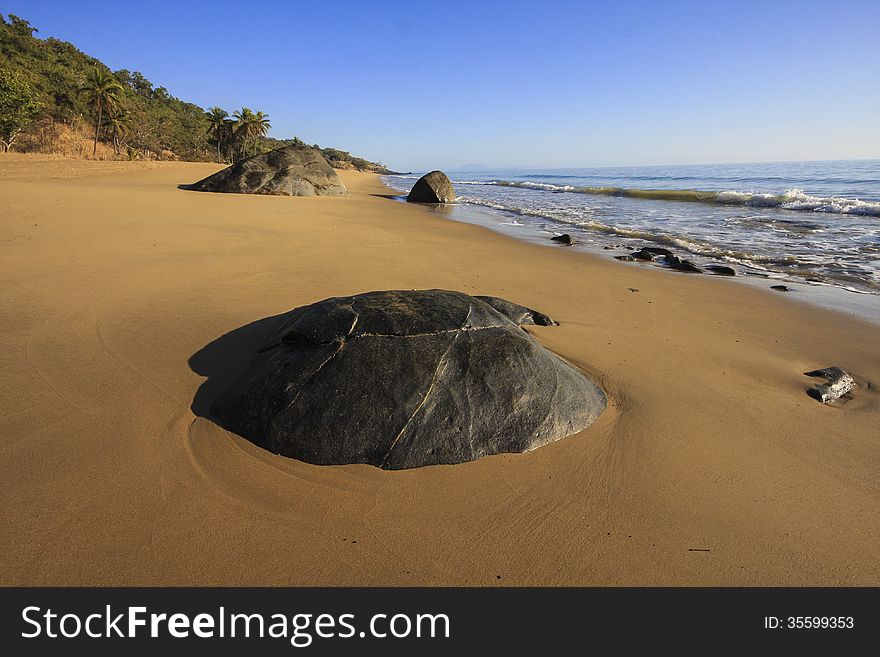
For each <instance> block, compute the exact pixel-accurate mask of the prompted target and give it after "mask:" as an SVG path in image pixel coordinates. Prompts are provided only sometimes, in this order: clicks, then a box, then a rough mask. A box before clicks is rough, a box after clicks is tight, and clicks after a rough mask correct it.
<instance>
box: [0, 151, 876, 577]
mask: <svg viewBox="0 0 880 657" xmlns="http://www.w3.org/2000/svg"><path fill="white" fill-rule="evenodd" d="M217 168H218V167H216V166H213V165H204V164H178V163H149V164H142V163H118V162H106V163H104V162H84V161H65V160H58V159H51V158H40V157H36V156H32V157H26V156H20V155H19V156H15V155H6V156H2V157H0V275H2V281H3V283H2V289H0V330H2V335H3V343H4V344H3V350H2V352H0V354H2V355H0V363H2V372H3V379H2V381H3V386H2V389H0V402H2V403H0V415H2V436H0V440H2V443H0V474H2V478H3V485H2V487H0V491H2V492H0V495H2V498H0V522H2V525H0V526H2V532H0V559H2V566H3V568H2V580H0V582H2V584H21V585H38V584H39V585H47V584H82V585H101V584H157V585H184V584H254V585H259V584H281V585H297V584H330V585H342V584H354V585H358V584H383V585H384V584H405V585H423V584H427V585H438V584H452V585H460V584H465V585H513V584H520V585H550V584H552V585H569V584H578V585H582V584H596V585H605V584H615V585H616V584H636V585H645V584H659V585H667V584H685V585H691V584H693V585H703V584H724V585H741V584H766V585H782V584H856V585H868V584H870V585H878V584H880V561H878V559H877V555H878V547H880V543H878V534H880V515H878V508H880V505H878V500H880V401H878V393H877V391H876V388H874V387H865V385H864V384H865V382H875V383H876V382H880V350H878V348H877V347H878V344H880V339H878V338H880V328H878V327H876V326H872V325H869V324H864V323H860V322H858V321H855V320H852V319H849V318H845V317H843V316H841V315H836V314H834V313H833V312H830V311H824V310H819V309H816V308H813V307H809V306H805V305H800V304H797V303H794V302H791V301H789V300H788V299H786V298H784V297H783V296H782V295H778V294H774V293H765V292H762V291H760V290H754V289H751V288H748V287H746V286H743V285H740V284H738V283H737V282H735V281H730V280H725V279H720V278H712V277H705V276H693V275H687V274H678V273H667V272H658V271H656V270H653V269H651V270H648V269H641V268H639V267H636V266H632V265H623V264H619V263H616V262H613V261H607V260H605V259H602V258H598V257H592V256H589V255H584V254H579V253H573V252H572V251H571V250H567V249H565V248H563V247H559V246H557V245H554V244H548V245H547V246H535V245H531V244H525V243H520V242H517V241H513V240H511V239H508V238H505V237H502V236H500V235H497V234H495V233H492V232H490V231H488V230H486V229H483V228H479V227H476V226H471V225H466V224H461V223H456V222H453V221H450V220H448V219H445V218H443V217H442V216H441V215H438V214H437V213H434V212H431V211H429V210H427V209H425V208H422V207H414V206H408V205H406V204H403V203H398V202H395V201H392V200H389V199H387V198H383V197H382V196H381V195H383V194H387V193H388V191H387V190H386V189H385V188H384V187H383V186H382V185H381V182H380V181H379V180H378V178H377V177H375V176H373V175H369V174H358V173H351V172H343V173H342V177H343V179H344V181H345V183H346V184H347V185H348V186H349V189H350V190H351V195H350V196H349V197H347V198H302V199H291V198H278V197H254V196H233V195H221V194H205V193H196V192H188V191H183V190H179V189H177V185H178V184H181V183H188V182H193V181H195V180H198V179H199V178H201V177H203V176H205V175H207V174H209V173H211V172H213V171H215V170H216V169H217ZM429 287H440V288H449V289H455V290H463V291H465V292H470V293H479V294H492V295H499V296H503V297H505V298H507V299H510V300H512V301H516V302H517V303H522V304H526V305H529V306H533V307H535V308H538V309H539V310H541V311H544V312H547V313H549V314H551V315H552V316H553V317H554V318H556V319H557V320H558V321H560V322H561V323H562V325H561V326H559V327H557V328H550V327H547V328H544V327H536V328H533V329H532V328H530V330H531V331H532V332H533V333H534V334H535V335H536V336H537V337H538V339H539V340H541V341H542V342H543V343H544V344H545V345H546V346H547V347H549V348H550V349H553V350H555V351H556V352H558V353H560V354H562V355H563V356H565V357H566V358H568V359H569V360H571V361H573V362H575V363H576V364H578V365H580V366H581V367H583V368H584V369H585V370H586V371H587V372H589V373H590V374H591V375H592V376H594V377H595V378H596V379H597V380H598V381H599V382H600V383H601V384H602V385H603V386H604V387H605V389H606V390H607V391H608V393H609V398H610V404H609V408H608V410H607V411H606V412H605V413H604V414H603V416H602V417H601V418H600V420H599V421H598V422H597V423H596V424H594V425H593V426H592V427H591V428H589V429H587V430H586V431H584V432H582V433H581V434H579V435H575V436H571V437H569V438H566V439H564V440H561V441H559V442H557V443H554V444H552V445H550V446H547V447H544V448H542V449H539V450H537V451H535V452H533V453H530V454H521V455H502V456H496V457H490V458H485V459H482V460H480V461H477V462H473V463H468V464H464V465H457V466H445V467H442V466H441V467H431V468H422V469H418V470H409V471H400V472H383V471H381V470H378V469H375V468H373V467H370V466H345V467H320V466H313V465H308V464H304V463H299V462H297V461H293V460H289V459H285V458H282V457H277V456H274V455H272V454H269V453H267V452H264V451H263V450H260V449H258V448H256V447H254V446H253V445H251V444H250V443H248V442H246V441H244V440H242V439H240V438H238V437H236V436H234V435H231V434H229V433H227V432H225V431H223V430H222V429H220V428H219V427H217V426H216V425H214V424H213V423H212V422H210V421H209V420H206V419H203V418H200V417H196V415H194V413H193V411H192V410H191V404H193V399H194V397H195V395H196V392H197V391H198V390H199V387H200V386H201V384H202V383H203V382H204V381H205V375H212V376H215V377H216V375H217V373H218V372H221V371H223V370H224V369H226V368H228V367H229V365H230V363H232V362H233V361H234V360H235V358H236V353H237V352H238V349H237V347H236V345H235V344H234V343H235V342H236V341H238V343H240V344H243V343H246V342H248V341H250V342H251V343H253V342H254V341H258V340H259V339H260V335H259V334H260V325H257V326H255V327H251V328H250V329H247V330H244V331H240V332H238V333H236V334H235V337H234V339H230V338H227V339H226V340H223V341H221V344H220V345H217V344H215V345H210V343H212V342H213V341H214V340H216V339H218V338H220V337H221V336H223V335H224V334H226V333H227V332H229V331H233V330H235V329H237V328H240V327H243V326H246V325H248V324H250V323H252V322H255V321H256V320H259V319H261V318H264V317H267V316H270V315H274V314H277V313H280V312H283V311H286V310H289V309H290V308H293V307H294V306H297V305H301V304H305V303H309V302H312V301H316V300H319V299H323V298H325V297H329V296H336V295H348V294H354V293H358V292H365V291H368V290H378V289H394V288H429ZM630 288H634V289H637V290H638V292H634V291H631V290H630ZM229 343H233V344H232V345H230V344H229ZM209 345H210V346H209ZM206 346H208V348H207V349H205V348H206ZM194 355H196V357H195V358H194V359H193V361H192V367H194V368H195V369H196V370H198V371H193V369H191V365H190V359H191V358H193V356H194ZM829 365H839V366H842V367H844V368H845V369H847V370H849V371H851V372H852V373H854V374H855V375H857V376H858V377H860V380H861V381H862V383H863V387H862V389H860V390H859V391H858V392H857V394H856V396H855V398H854V400H853V401H852V402H850V403H848V404H846V405H844V406H843V407H840V408H834V407H826V406H822V405H821V404H819V403H817V402H815V401H813V400H812V399H810V398H809V397H807V395H806V394H805V390H806V388H807V387H808V386H809V385H810V383H811V381H810V380H809V379H807V378H806V377H804V376H803V375H802V373H803V372H805V371H807V370H810V369H814V368H817V367H825V366H829ZM211 394H212V389H211V387H210V386H209V387H208V388H207V389H204V390H203V391H202V393H201V394H200V401H199V402H197V404H196V407H197V410H198V407H199V404H202V403H207V401H210V399H209V398H210V395H211ZM697 550H699V551H697Z"/></svg>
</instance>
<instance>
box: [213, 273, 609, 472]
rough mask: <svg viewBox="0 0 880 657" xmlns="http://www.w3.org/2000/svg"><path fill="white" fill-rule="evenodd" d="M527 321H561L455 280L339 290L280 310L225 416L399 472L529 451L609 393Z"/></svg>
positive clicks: (254, 431) (237, 428) (319, 454)
mask: <svg viewBox="0 0 880 657" xmlns="http://www.w3.org/2000/svg"><path fill="white" fill-rule="evenodd" d="M522 324H541V325H546V326H552V325H554V322H553V320H551V319H550V318H549V317H547V316H546V315H543V314H542V313H539V312H536V311H534V310H531V309H529V308H526V307H524V306H520V305H518V304H515V303H512V302H510V301H507V300H505V299H499V298H495V297H474V296H469V295H467V294H464V293H462V292H452V291H446V290H413V291H384V292H369V293H366V294H360V295H356V296H351V297H339V298H331V299H326V300H324V301H320V302H318V303H314V304H311V305H308V306H304V307H301V308H297V309H295V310H292V311H290V312H288V313H286V314H284V315H281V316H279V317H278V318H277V327H276V329H275V331H274V334H273V335H272V336H271V337H270V339H269V340H268V342H267V343H266V344H265V345H264V346H263V348H262V349H260V351H259V352H258V353H257V354H255V355H254V357H253V360H252V362H251V364H250V366H249V368H248V370H247V371H246V372H245V373H244V375H243V376H242V377H241V378H240V379H239V380H238V382H237V383H235V384H234V385H232V386H231V387H230V388H229V389H228V390H227V391H226V392H225V393H224V394H222V395H221V396H220V397H219V398H218V399H217V400H216V401H215V402H214V403H213V405H212V407H211V414H212V416H213V417H214V419H215V420H217V421H218V422H219V423H220V424H221V425H222V426H224V427H225V428H227V429H229V430H231V431H233V432H235V433H237V434H239V435H241V436H243V437H244V438H247V439H248V440H250V441H252V442H254V443H255V444H257V445H259V446H261V447H263V448H265V449H268V450H270V451H272V452H275V453H277V454H282V455H284V456H289V457H293V458H296V459H299V460H302V461H307V462H309V463H316V464H344V463H369V464H372V465H375V466H378V467H380V468H385V469H392V470H393V469H403V468H415V467H420V466H425V465H434V464H452V463H461V462H464V461H471V460H474V459H478V458H480V457H482V456H487V455H490V454H497V453H502V452H525V451H529V450H532V449H535V448H537V447H540V446H542V445H545V444H547V443H549V442H551V441H554V440H558V439H559V438H563V437H564V436H568V435H570V434H573V433H576V432H578V431H580V430H582V429H584V428H586V427H587V426H589V425H590V424H591V423H592V422H593V421H594V420H595V419H596V418H597V417H598V416H599V414H600V413H601V412H602V411H603V410H604V408H605V403H606V401H605V394H604V393H603V392H602V390H601V388H599V387H598V386H597V385H596V384H595V383H593V382H592V381H591V380H590V379H588V378H587V377H586V376H585V375H584V374H582V373H581V372H580V371H578V370H577V369H575V368H574V367H573V366H571V365H570V364H568V363H567V362H566V361H564V360H562V359H561V358H559V357H558V356H556V355H555V354H553V353H551V352H549V351H547V350H546V349H544V347H542V346H541V344H540V343H538V342H537V340H535V339H534V338H533V337H532V336H531V335H529V334H528V333H527V332H526V331H525V330H523V328H522V327H521V325H522Z"/></svg>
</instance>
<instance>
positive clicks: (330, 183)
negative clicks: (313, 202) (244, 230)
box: [189, 145, 347, 196]
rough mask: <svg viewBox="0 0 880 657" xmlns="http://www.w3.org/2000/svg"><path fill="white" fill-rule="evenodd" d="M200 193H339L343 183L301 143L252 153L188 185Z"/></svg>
mask: <svg viewBox="0 0 880 657" xmlns="http://www.w3.org/2000/svg"><path fill="white" fill-rule="evenodd" d="M189 189H194V190H197V191H200V192H232V193H236V194H271V195H276V196H343V195H345V194H346V193H347V191H346V189H345V185H343V184H342V181H341V180H339V176H337V175H336V172H335V171H334V170H333V169H332V168H331V167H330V165H329V164H327V160H325V159H324V158H323V157H322V156H321V153H320V152H318V151H316V150H315V149H314V148H310V147H308V146H305V145H291V146H285V147H283V148H276V149H275V150H274V151H269V152H268V153H261V154H260V155H254V156H253V157H250V158H248V159H246V160H241V161H240V162H236V163H235V164H233V165H232V166H230V167H227V168H225V169H223V171H218V172H217V173H215V174H214V175H212V176H208V177H207V178H205V179H204V180H200V181H199V182H197V183H195V184H193V185H190V187H189Z"/></svg>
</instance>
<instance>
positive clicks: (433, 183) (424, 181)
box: [406, 171, 455, 203]
mask: <svg viewBox="0 0 880 657" xmlns="http://www.w3.org/2000/svg"><path fill="white" fill-rule="evenodd" d="M406 200H407V201H409V202H410V203H452V202H453V201H454V200H455V190H454V189H453V188H452V181H451V180H449V177H448V176H447V175H446V174H445V173H443V172H442V171H432V172H431V173H426V174H425V175H424V176H422V177H421V178H419V179H418V180H417V181H416V184H415V185H413V187H412V189H411V190H410V191H409V195H408V196H407V197H406Z"/></svg>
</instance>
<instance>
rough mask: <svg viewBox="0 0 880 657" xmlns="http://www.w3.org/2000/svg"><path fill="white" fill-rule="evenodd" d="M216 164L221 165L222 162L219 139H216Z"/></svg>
mask: <svg viewBox="0 0 880 657" xmlns="http://www.w3.org/2000/svg"><path fill="white" fill-rule="evenodd" d="M217 164H223V160H222V159H221V157H220V138H219V137H218V138H217Z"/></svg>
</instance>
